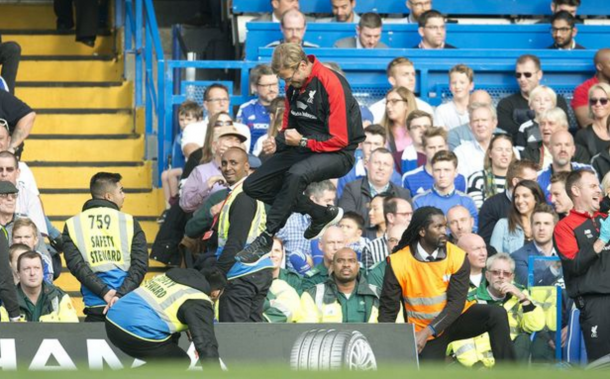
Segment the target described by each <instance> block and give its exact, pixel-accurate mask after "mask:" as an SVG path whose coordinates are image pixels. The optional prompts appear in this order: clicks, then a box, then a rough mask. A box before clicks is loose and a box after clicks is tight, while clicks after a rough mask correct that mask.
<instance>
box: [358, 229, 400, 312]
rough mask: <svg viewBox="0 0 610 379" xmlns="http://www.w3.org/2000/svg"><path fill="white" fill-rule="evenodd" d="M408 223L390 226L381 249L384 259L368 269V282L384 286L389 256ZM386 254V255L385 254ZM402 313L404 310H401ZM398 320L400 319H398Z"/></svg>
mask: <svg viewBox="0 0 610 379" xmlns="http://www.w3.org/2000/svg"><path fill="white" fill-rule="evenodd" d="M408 226H409V225H408V224H394V225H391V226H389V227H388V231H387V233H386V235H385V236H384V237H383V249H379V252H380V253H381V256H383V258H382V259H380V260H376V261H374V262H375V263H374V264H373V265H372V266H371V267H370V268H369V269H368V271H367V274H366V278H367V280H368V282H369V283H370V284H372V285H374V286H377V287H379V288H382V287H383V278H384V276H385V269H386V267H387V266H388V265H387V257H388V256H389V255H390V254H393V252H394V248H395V247H396V245H398V242H400V239H401V238H402V235H403V233H404V232H405V230H406V229H407V227H408ZM383 254H385V255H383ZM401 313H402V312H401ZM399 317H400V318H399V320H403V321H404V317H402V316H401V315H400V314H399ZM397 322H398V321H397Z"/></svg>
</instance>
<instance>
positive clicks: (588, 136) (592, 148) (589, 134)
mask: <svg viewBox="0 0 610 379" xmlns="http://www.w3.org/2000/svg"><path fill="white" fill-rule="evenodd" d="M609 97H610V85H608V84H606V83H597V84H595V85H593V86H592V87H591V88H590V89H589V117H591V119H593V123H592V124H590V125H588V126H587V127H585V128H582V129H581V130H579V131H578V133H576V138H575V139H574V142H576V144H577V145H582V146H584V147H585V148H586V149H587V151H588V152H589V154H590V155H591V156H592V157H594V156H595V155H597V154H599V153H601V152H602V151H604V150H607V149H608V148H609V147H610V131H609V129H610V125H609V124H608V121H610V120H609V118H608V116H610V103H609V101H608V98H609Z"/></svg>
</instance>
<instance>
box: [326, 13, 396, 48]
mask: <svg viewBox="0 0 610 379" xmlns="http://www.w3.org/2000/svg"><path fill="white" fill-rule="evenodd" d="M382 28H383V24H382V22H381V17H380V16H379V14H377V13H374V12H367V13H365V14H363V15H362V17H361V18H360V21H359V22H358V25H357V26H356V36H355V37H346V38H342V39H340V40H338V41H337V42H335V44H334V45H333V47H338V48H348V49H387V48H388V45H386V44H385V43H383V42H381V31H382Z"/></svg>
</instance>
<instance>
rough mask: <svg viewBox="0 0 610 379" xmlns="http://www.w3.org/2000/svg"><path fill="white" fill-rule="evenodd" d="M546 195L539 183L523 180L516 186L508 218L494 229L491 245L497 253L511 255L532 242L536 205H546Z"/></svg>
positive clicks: (501, 220)
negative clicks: (533, 216)
mask: <svg viewBox="0 0 610 379" xmlns="http://www.w3.org/2000/svg"><path fill="white" fill-rule="evenodd" d="M544 203H545V199H544V193H543V192H542V190H541V189H540V186H539V185H538V183H536V182H534V181H531V180H522V181H520V182H519V183H518V184H517V185H516V186H515V190H514V193H513V198H512V201H511V206H510V208H509V210H508V217H504V218H501V219H500V220H499V221H498V223H497V224H496V226H495V227H494V229H493V233H492V234H491V240H490V244H491V246H493V247H494V249H496V251H497V252H503V253H509V254H511V253H512V252H513V251H517V250H519V249H520V248H521V247H522V246H523V245H524V244H525V243H527V242H529V241H531V240H532V239H533V238H534V237H533V234H532V222H531V221H532V214H533V213H534V208H535V207H536V204H544Z"/></svg>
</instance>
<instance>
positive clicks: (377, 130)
mask: <svg viewBox="0 0 610 379" xmlns="http://www.w3.org/2000/svg"><path fill="white" fill-rule="evenodd" d="M367 133H368V134H372V135H374V136H382V137H383V143H385V142H386V140H387V139H388V133H387V132H386V130H385V128H384V127H383V125H379V124H371V125H369V126H367V127H366V128H364V134H367Z"/></svg>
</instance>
